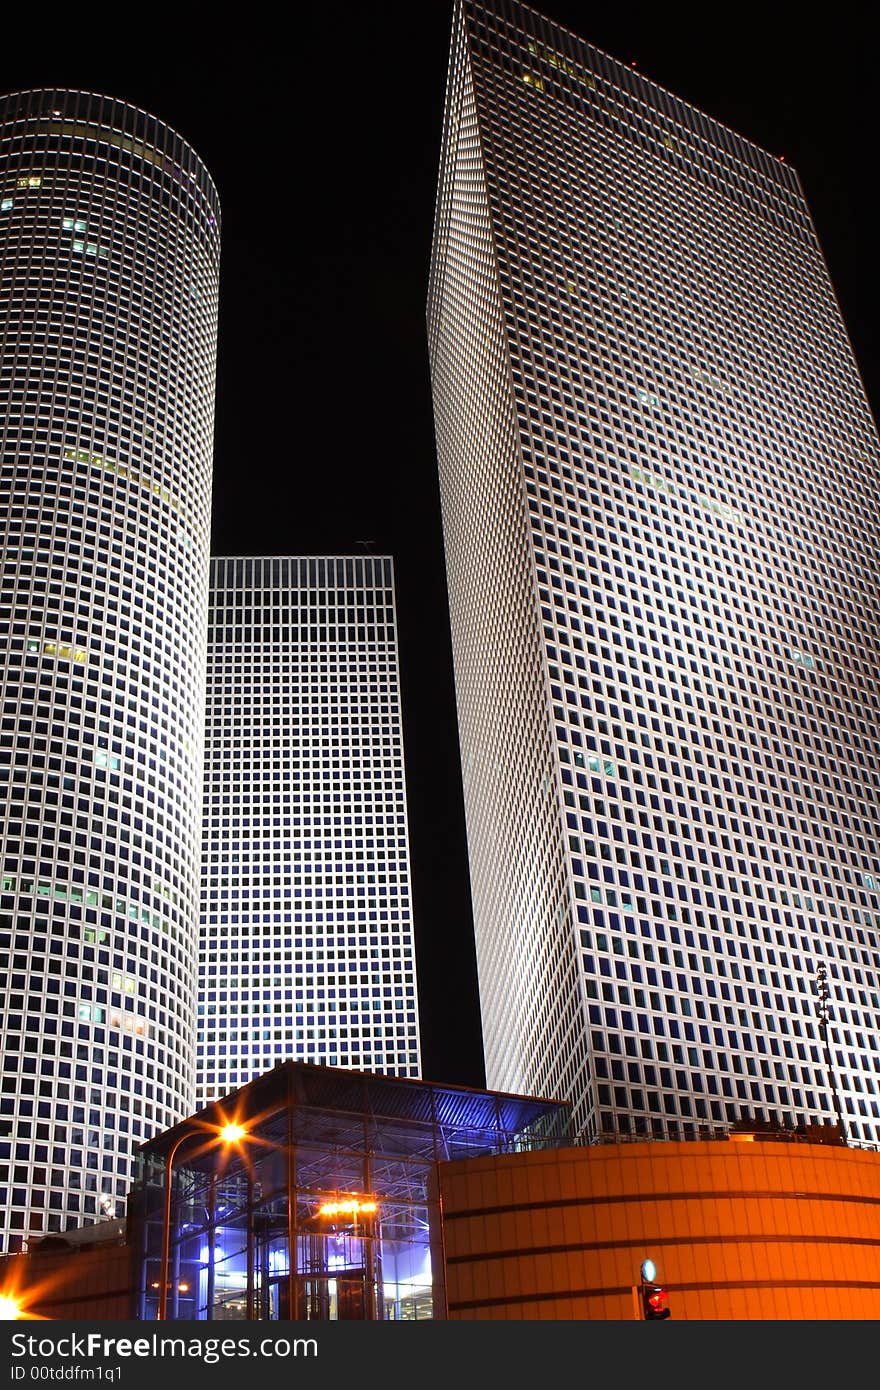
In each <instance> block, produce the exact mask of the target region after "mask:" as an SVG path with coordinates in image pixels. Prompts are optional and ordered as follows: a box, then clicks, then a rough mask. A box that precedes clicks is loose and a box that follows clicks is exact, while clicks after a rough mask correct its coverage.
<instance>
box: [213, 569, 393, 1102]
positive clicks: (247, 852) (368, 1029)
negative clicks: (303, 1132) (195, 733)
mask: <svg viewBox="0 0 880 1390" xmlns="http://www.w3.org/2000/svg"><path fill="white" fill-rule="evenodd" d="M206 731H207V732H206V745H205V792H204V798H205V799H204V822H203V825H204V830H203V836H204V841H203V843H204V854H203V868H202V938H201V952H200V960H199V1004H198V1009H199V1032H198V1044H197V1071H196V1104H197V1106H199V1107H201V1106H203V1105H205V1104H207V1103H208V1102H209V1101H211V1100H215V1099H217V1098H218V1097H220V1096H224V1095H226V1094H227V1093H228V1092H229V1091H233V1090H235V1089H236V1088H237V1087H238V1086H241V1085H242V1084H243V1083H244V1082H246V1081H250V1080H252V1078H253V1077H255V1076H259V1075H260V1074H261V1073H262V1072H264V1071H267V1070H269V1069H270V1068H271V1067H273V1066H275V1065H276V1064H278V1063H279V1062H283V1061H286V1060H287V1059H288V1058H294V1059H296V1060H298V1061H304V1062H320V1063H324V1064H329V1065H330V1066H343V1067H356V1068H362V1069H363V1070H365V1071H379V1072H387V1073H388V1074H389V1075H392V1076H418V1075H419V1031H418V1018H417V1004H416V983H415V950H414V943H413V924H412V904H411V897H410V875H409V839H408V832H407V819H406V788H405V781H404V761H403V723H402V718H401V709H400V680H399V673H398V662H397V621H396V610H395V601H394V572H393V565H392V561H391V559H390V557H389V556H387V555H359V556H311V557H305V556H236V557H223V558H215V559H212V561H211V586H210V603H209V629H208V688H207V713H206Z"/></svg>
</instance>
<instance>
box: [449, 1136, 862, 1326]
mask: <svg viewBox="0 0 880 1390" xmlns="http://www.w3.org/2000/svg"><path fill="white" fill-rule="evenodd" d="M440 1191H441V1198H442V1203H443V1239H444V1256H445V1262H446V1296H447V1305H448V1316H449V1317H450V1318H452V1319H459V1318H479V1319H487V1318H492V1319H500V1318H503V1319H507V1318H517V1319H520V1318H522V1319H536V1318H540V1319H601V1320H620V1319H632V1318H634V1317H635V1316H636V1314H635V1311H634V1305H633V1293H632V1288H633V1285H636V1284H638V1281H639V1268H640V1265H641V1262H642V1260H643V1259H644V1258H645V1257H646V1256H648V1255H650V1257H651V1258H652V1259H653V1260H654V1262H655V1264H656V1266H657V1276H658V1277H657V1282H658V1283H662V1284H663V1285H664V1286H665V1287H666V1288H667V1289H668V1290H669V1306H670V1309H671V1312H672V1317H673V1318H674V1319H685V1320H688V1319H689V1320H695V1319H701V1320H704V1319H728V1318H732V1319H759V1318H773V1319H788V1318H809V1319H815V1318H825V1319H827V1318H871V1319H876V1318H880V1154H875V1153H870V1152H867V1151H863V1150H859V1149H844V1148H836V1147H831V1146H825V1145H817V1144H801V1143H797V1144H795V1143H774V1142H771V1141H766V1140H755V1141H754V1142H744V1141H742V1140H738V1141H734V1140H731V1141H722V1140H716V1141H706V1142H695V1143H653V1144H606V1145H598V1146H596V1147H592V1148H576V1149H557V1150H546V1151H543V1152H534V1153H521V1154H505V1155H502V1156H499V1157H486V1158H476V1159H467V1160H465V1161H461V1162H455V1163H445V1164H441V1166H440Z"/></svg>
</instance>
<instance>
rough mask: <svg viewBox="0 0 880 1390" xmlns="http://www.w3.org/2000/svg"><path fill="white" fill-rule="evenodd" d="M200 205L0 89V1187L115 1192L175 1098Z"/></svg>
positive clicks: (192, 768) (19, 1192) (114, 129)
mask: <svg viewBox="0 0 880 1390" xmlns="http://www.w3.org/2000/svg"><path fill="white" fill-rule="evenodd" d="M218 221H219V210H218V206H217V199H216V194H215V191H214V188H213V185H212V183H211V180H210V178H209V176H208V174H207V173H206V171H205V169H204V167H203V166H202V164H201V163H200V161H199V160H198V158H197V157H196V155H195V154H194V152H193V151H192V150H191V149H190V148H189V146H188V145H186V144H185V143H184V141H182V140H181V139H180V137H179V136H177V135H176V134H175V133H174V132H173V131H171V130H169V129H168V128H167V127H165V126H163V125H162V124H161V123H160V122H159V121H157V120H155V119H154V118H153V117H151V116H149V115H147V114H146V113H145V112H142V111H139V110H137V109H135V108H134V107H131V106H128V105H126V104H124V103H122V102H118V101H113V100H112V99H110V98H105V97H100V96H96V95H93V94H90V93H85V92H66V91H49V90H41V91H30V92H18V93H14V94H12V95H10V96H7V97H4V98H2V99H0V265H2V270H0V322H2V326H3V327H2V340H0V353H2V357H0V455H2V458H0V512H2V516H0V528H2V534H3V538H4V547H3V552H2V561H0V566H2V571H0V586H2V587H0V628H2V637H3V647H4V653H5V655H4V663H3V670H2V675H0V685H2V691H0V700H2V714H0V836H2V882H0V953H2V958H3V959H2V967H0V995H2V997H3V1000H4V1005H5V1008H4V1013H3V1025H2V1026H3V1073H2V1082H0V1086H2V1090H0V1115H2V1138H0V1211H2V1213H3V1215H2V1223H3V1239H4V1243H5V1247H6V1248H7V1249H11V1250H16V1249H18V1248H20V1246H21V1244H22V1243H23V1241H25V1240H26V1238H27V1234H28V1230H30V1231H32V1232H35V1233H36V1232H43V1231H47V1230H48V1231H53V1230H59V1229H64V1228H65V1227H67V1226H68V1225H76V1224H78V1223H80V1222H82V1221H88V1220H93V1219H95V1218H96V1217H101V1216H108V1215H112V1214H114V1213H118V1212H119V1211H121V1210H122V1203H123V1200H124V1197H125V1194H126V1192H127V1190H128V1186H129V1180H130V1175H131V1167H132V1150H133V1146H134V1145H135V1144H136V1143H138V1142H140V1141H142V1140H144V1139H146V1138H148V1137H149V1136H150V1135H151V1134H153V1133H154V1132H156V1131H161V1130H163V1129H165V1128H166V1127H167V1126H168V1125H169V1124H172V1123H174V1122H176V1121H177V1120H178V1119H180V1118H181V1117H182V1116H184V1115H186V1114H188V1113H190V1111H191V1109H192V1102H193V1095H194V1081H195V1027H194V1021H195V963H196V950H197V933H198V873H199V858H198V854H199V827H200V818H201V779H202V751H203V706H202V700H203V684H204V673H205V656H206V639H207V587H208V586H207V581H208V551H209V528H210V496H211V456H212V443H213V440H212V434H213V409H214V362H215V344H216V312H217V264H218V256H219V242H218V237H219V229H218Z"/></svg>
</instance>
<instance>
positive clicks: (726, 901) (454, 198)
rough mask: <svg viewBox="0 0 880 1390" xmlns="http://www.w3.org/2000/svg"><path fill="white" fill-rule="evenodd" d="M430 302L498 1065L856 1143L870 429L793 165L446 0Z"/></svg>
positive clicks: (488, 1025) (606, 1114)
mask: <svg viewBox="0 0 880 1390" xmlns="http://www.w3.org/2000/svg"><path fill="white" fill-rule="evenodd" d="M428 318H429V338H430V352H431V365H432V378H433V390H434V401H435V418H436V432H437V447H438V455H439V463H440V479H441V496H442V506H443V526H444V537H445V546H446V559H447V575H448V584H449V595H450V609H451V622H452V633H453V652H454V662H455V677H456V691H457V701H458V717H459V729H460V738H461V750H462V769H463V778H464V792H465V808H466V816H467V831H468V842H469V853H470V867H471V883H472V892H473V900H474V914H475V924H476V937H477V960H478V970H479V979H480V995H481V1009H482V1017H483V1028H484V1040H485V1051H486V1067H487V1084H488V1085H490V1086H492V1087H497V1088H499V1089H504V1090H511V1091H530V1092H540V1093H543V1094H553V1095H559V1096H563V1097H566V1098H568V1099H571V1100H572V1101H573V1102H574V1104H575V1114H576V1123H577V1125H578V1128H579V1129H580V1131H581V1132H582V1133H583V1134H584V1135H585V1136H586V1137H591V1138H596V1137H600V1136H601V1135H603V1134H616V1133H621V1132H622V1133H645V1132H649V1133H650V1132H654V1133H659V1134H670V1133H676V1132H678V1133H681V1132H683V1131H685V1130H688V1129H690V1128H692V1127H693V1126H694V1125H710V1124H719V1125H723V1124H729V1123H731V1122H734V1121H736V1120H738V1119H740V1118H742V1117H744V1116H751V1117H753V1118H756V1119H763V1120H766V1121H773V1122H778V1123H781V1124H783V1125H787V1126H794V1125H797V1124H803V1123H807V1124H809V1123H821V1122H827V1121H832V1122H833V1121H835V1120H836V1119H840V1120H842V1123H843V1127H844V1131H845V1133H846V1135H847V1136H848V1138H849V1139H850V1140H851V1141H857V1142H876V1141H877V1140H878V1138H880V1123H878V1119H880V1111H878V1095H877V1082H878V1073H880V1050H878V1046H877V1036H878V1009H880V999H878V988H877V967H878V951H877V945H876V942H877V930H878V927H880V898H878V893H880V872H878V870H880V852H878V829H880V827H878V747H877V690H878V681H880V670H878V663H880V654H878V638H877V633H878V611H877V610H878V589H877V571H878V564H877V561H878V554H877V525H876V506H875V502H874V497H873V494H874V484H873V481H872V480H873V478H874V477H875V475H876V471H877V464H878V440H877V433H876V428H875V425H874V422H873V420H872V417H871V413H870V409H869V406H868V403H867V400H866V397H865V393H864V389H863V387H862V383H861V380H860V377H859V373H858V369H857V367H856V364H855V361H854V358H853V353H852V349H851V347H850V344H849V341H848V338H847V334H846V329H845V327H844V324H843V322H842V320H841V316H840V312H839V309H838V305H837V302H836V300H835V296H834V291H833V288H832V285H831V282H830V279H829V276H828V271H827V269H826V266H825V263H824V260H823V257H822V253H821V249H820V247H819V244H818V241H817V237H816V233H815V230H814V228H813V225H812V222H811V219H810V216H809V212H808V209H807V205H806V202H805V199H804V195H803V191H802V189H801V186H800V183H799V180H798V177H797V175H796V173H795V172H794V171H793V170H792V169H791V168H789V167H787V166H786V164H784V163H783V162H782V161H780V160H779V159H777V158H774V157H772V156H770V155H768V154H767V153H765V152H764V151H763V150H761V149H759V148H757V147H756V146H755V145H753V144H751V143H750V142H749V141H748V140H746V139H744V138H743V137H741V136H739V135H737V134H735V133H734V132H733V131H731V130H729V129H727V128H725V127H724V126H722V125H720V124H718V123H717V122H716V121H713V120H712V119H711V118H709V117H707V116H705V115H704V114H703V113H702V112H700V111H698V110H696V109H695V108H694V107H692V106H689V105H687V104H686V103H684V102H682V101H680V100H678V99H677V98H676V97H674V96H672V95H671V94H670V93H668V92H666V91H664V90H663V89H662V88H660V87H659V86H657V85H655V84H654V83H652V82H649V81H647V80H645V79H644V78H642V77H641V76H640V75H639V74H637V73H635V72H634V71H632V70H631V69H630V68H628V67H625V66H624V65H622V64H620V63H617V62H615V61H613V60H612V59H610V58H609V57H607V56H606V55H605V54H603V53H601V52H599V51H597V50H596V49H594V48H592V47H590V46H589V45H588V44H586V43H584V42H582V41H581V40H580V39H578V38H577V37H575V36H574V35H573V34H571V33H569V32H567V31H566V30H564V29H561V28H559V27H557V26H555V25H553V24H552V23H550V22H549V21H547V20H545V19H543V18H542V17H541V16H540V15H538V14H536V13H535V12H534V11H532V10H531V9H528V8H527V7H525V6H522V5H520V4H517V3H515V2H514V0H495V3H488V4H485V3H479V0H458V3H457V4H456V7H455V15H454V22H453V40H452V57H451V64H450V71H449V85H448V91H447V104H446V118H445V128H444V136H443V150H442V159H441V174H440V186H439V193H438V200H437V212H436V224H435V236H434V254H433V263H432V273H431V284H430V297H429V311H428ZM823 976H824V977H827V981H828V990H829V993H830V996H831V1006H830V1013H831V1018H830V1022H829V1025H828V1043H829V1046H828V1049H827V1051H826V1050H825V1048H824V1047H823V1037H822V1032H821V1028H820V1018H819V1007H820V999H819V981H820V978H822V977H823Z"/></svg>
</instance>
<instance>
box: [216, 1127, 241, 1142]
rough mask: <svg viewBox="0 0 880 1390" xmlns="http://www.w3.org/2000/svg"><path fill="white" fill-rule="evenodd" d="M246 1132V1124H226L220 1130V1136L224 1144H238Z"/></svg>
mask: <svg viewBox="0 0 880 1390" xmlns="http://www.w3.org/2000/svg"><path fill="white" fill-rule="evenodd" d="M246 1134H247V1130H246V1129H245V1127H244V1125H234V1124H233V1125H224V1126H223V1128H222V1129H221V1131H220V1138H221V1139H222V1140H223V1142H224V1144H237V1143H238V1142H239V1140H240V1139H243V1138H244V1136H245V1135H246Z"/></svg>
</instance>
